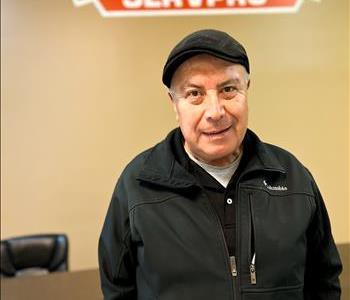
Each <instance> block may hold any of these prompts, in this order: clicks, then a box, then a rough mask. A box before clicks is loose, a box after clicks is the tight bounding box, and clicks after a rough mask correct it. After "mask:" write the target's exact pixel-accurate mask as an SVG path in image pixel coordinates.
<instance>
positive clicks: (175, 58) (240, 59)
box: [162, 29, 250, 88]
mask: <svg viewBox="0 0 350 300" xmlns="http://www.w3.org/2000/svg"><path fill="white" fill-rule="evenodd" d="M205 53H206V54H210V55H213V56H215V57H218V58H221V59H223V60H227V61H230V62H233V63H236V64H240V65H243V66H244V67H245V68H246V70H247V72H248V73H250V69H249V60H248V56H247V53H246V51H245V49H244V47H243V46H242V45H241V44H240V43H239V42H238V41H236V40H235V39H234V38H233V37H232V36H230V35H228V34H227V33H226V32H223V31H219V30H215V29H204V30H199V31H195V32H193V33H191V34H189V35H188V36H186V37H185V38H184V39H183V40H181V41H180V42H179V43H178V44H177V45H176V46H175V48H174V49H173V50H172V51H171V52H170V54H169V57H168V59H167V61H166V63H165V66H164V68H163V78H162V80H163V83H164V84H165V85H166V86H167V87H168V88H170V84H171V79H172V77H173V75H174V73H175V71H176V69H177V68H178V67H179V66H180V65H181V64H182V63H183V62H184V61H185V60H187V59H189V58H190V57H192V56H194V55H197V54H205Z"/></svg>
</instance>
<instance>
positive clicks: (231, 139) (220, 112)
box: [169, 54, 249, 166]
mask: <svg viewBox="0 0 350 300" xmlns="http://www.w3.org/2000/svg"><path fill="white" fill-rule="evenodd" d="M248 86H249V80H248V74H247V72H246V70H245V68H244V67H243V66H241V65H238V64H232V63H230V62H227V61H224V60H221V59H218V58H215V57H213V56H210V55H206V54H201V55H197V56H194V57H192V58H190V59H188V60H186V61H185V62H184V63H183V64H182V65H180V66H179V68H178V69H177V70H176V72H175V74H174V76H173V79H172V82H171V89H170V93H169V95H170V97H171V98H172V101H173V106H174V110H175V113H176V118H177V121H178V123H179V126H180V128H181V131H182V134H183V136H184V139H185V144H184V146H185V149H186V150H187V151H189V152H190V153H191V154H192V155H193V156H194V157H196V158H197V159H199V160H201V161H204V162H206V163H208V164H211V165H217V166H224V165H227V164H229V163H230V162H232V161H233V160H234V158H235V157H236V156H237V155H238V154H239V152H240V150H241V144H242V141H243V138H244V135H245V133H246V130H247V125H248V104H247V90H248Z"/></svg>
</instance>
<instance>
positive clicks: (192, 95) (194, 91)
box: [187, 90, 201, 97]
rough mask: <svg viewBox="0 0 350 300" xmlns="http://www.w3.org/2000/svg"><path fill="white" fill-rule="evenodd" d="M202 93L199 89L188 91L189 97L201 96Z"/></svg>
mask: <svg viewBox="0 0 350 300" xmlns="http://www.w3.org/2000/svg"><path fill="white" fill-rule="evenodd" d="M200 95H201V94H200V92H199V91H198V90H192V91H188V92H187V97H199V96H200Z"/></svg>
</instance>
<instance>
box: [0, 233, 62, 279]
mask: <svg viewBox="0 0 350 300" xmlns="http://www.w3.org/2000/svg"><path fill="white" fill-rule="evenodd" d="M67 270H68V238H67V236H66V235H65V234H40V235H28V236H22V237H15V238H10V239H6V240H2V241H1V267H0V271H1V277H14V276H21V275H36V274H42V273H49V272H62V271H67Z"/></svg>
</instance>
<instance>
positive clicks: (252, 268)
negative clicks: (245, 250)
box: [249, 253, 256, 284]
mask: <svg viewBox="0 0 350 300" xmlns="http://www.w3.org/2000/svg"><path fill="white" fill-rule="evenodd" d="M249 269H250V283H251V284H256V269H255V253H254V255H253V258H252V262H251V264H250V268H249Z"/></svg>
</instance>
